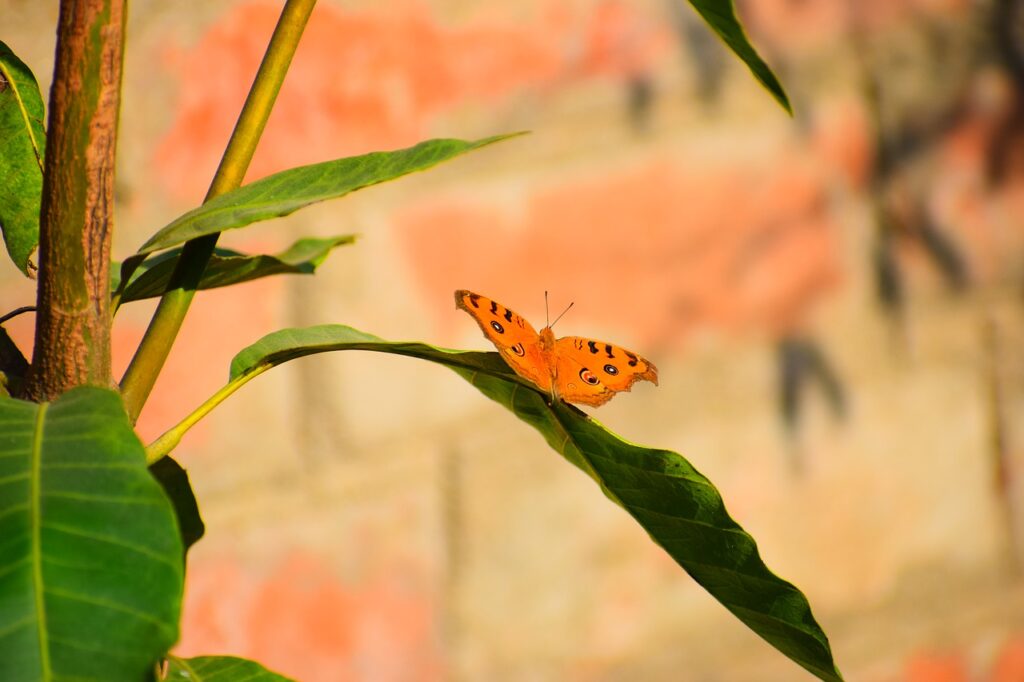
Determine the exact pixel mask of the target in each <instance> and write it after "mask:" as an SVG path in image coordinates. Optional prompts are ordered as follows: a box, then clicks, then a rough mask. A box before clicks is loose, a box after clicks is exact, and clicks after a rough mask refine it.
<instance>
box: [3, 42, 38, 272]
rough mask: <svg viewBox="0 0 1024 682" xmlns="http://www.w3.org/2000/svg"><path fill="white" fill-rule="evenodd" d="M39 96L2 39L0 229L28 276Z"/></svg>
mask: <svg viewBox="0 0 1024 682" xmlns="http://www.w3.org/2000/svg"><path fill="white" fill-rule="evenodd" d="M45 148H46V131H45V130H43V98H42V96H41V95H40V94H39V85H38V84H37V83H36V79H35V76H33V75H32V71H31V70H30V69H29V68H28V67H27V66H26V65H25V63H24V62H22V61H21V60H20V59H18V57H17V56H15V54H14V53H13V52H11V49H10V48H9V47H7V45H5V44H4V43H3V42H0V187H2V188H3V191H0V229H2V230H3V233H4V243H5V244H6V245H7V253H8V254H9V255H10V257H11V260H13V261H14V264H15V265H17V266H18V269H19V270H21V271H22V272H23V273H25V274H26V275H28V276H29V277H32V276H34V273H35V270H36V266H35V264H34V263H32V254H33V253H34V252H35V250H36V247H37V246H39V207H40V205H41V203H42V194H43V154H44V150H45Z"/></svg>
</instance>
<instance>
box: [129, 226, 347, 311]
mask: <svg viewBox="0 0 1024 682" xmlns="http://www.w3.org/2000/svg"><path fill="white" fill-rule="evenodd" d="M355 239H356V238H355V236H354V235H342V236H340V237H328V238H325V239H313V238H309V239H300V240H298V241H297V242H295V243H294V244H292V245H291V246H289V247H288V248H287V249H285V250H284V251H282V252H281V253H277V254H274V255H267V254H255V255H250V254H245V253H240V252H238V251H232V250H230V249H217V250H216V251H214V254H213V256H211V257H210V262H209V263H208V264H207V266H206V270H204V271H203V277H202V279H201V280H200V281H199V288H200V289H216V288H218V287H227V286H231V285H233V284H241V283H242V282H249V281H252V280H254V279H260V278H261V277H270V276H271V275H283V274H300V275H308V274H312V273H313V272H315V271H316V269H317V268H318V267H319V266H320V264H321V263H323V262H324V260H325V259H326V258H327V256H328V255H329V254H330V252H331V251H332V250H334V249H335V248H336V247H338V246H342V245H344V244H351V243H353V242H354V241H355ZM180 255H181V248H180V247H178V248H174V249H171V250H169V251H165V252H164V253H160V254H157V255H156V256H154V257H152V258H150V259H149V260H147V261H146V262H145V263H143V264H142V265H140V266H139V269H138V270H136V271H135V273H134V274H133V275H132V278H131V280H130V281H129V282H128V286H127V287H125V288H124V291H123V293H122V294H121V302H122V303H127V302H129V301H140V300H142V299H146V298H156V297H157V296H160V295H162V294H163V293H164V290H165V289H167V283H168V282H169V281H170V279H171V273H172V272H174V267H175V266H176V265H177V264H178V257H179V256H180ZM120 284H121V278H120V265H119V264H117V263H113V264H112V265H111V283H110V288H111V290H116V289H117V288H118V287H119V286H120Z"/></svg>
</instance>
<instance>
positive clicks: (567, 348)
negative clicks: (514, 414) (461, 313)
mask: <svg viewBox="0 0 1024 682" xmlns="http://www.w3.org/2000/svg"><path fill="white" fill-rule="evenodd" d="M455 307H456V308H461V309H462V310H465V311H466V312H467V313H469V314H470V315H471V316H472V317H473V319H474V320H476V322H477V324H479V325H480V329H482V330H483V332H484V336H486V337H487V338H488V339H489V340H490V341H491V343H493V344H494V345H495V346H497V348H498V350H499V351H500V352H501V357H502V358H503V359H504V360H505V362H507V363H508V364H509V366H510V367H511V368H512V369H513V370H515V372H516V374H518V375H519V376H521V377H523V378H524V379H526V380H528V381H530V382H532V383H534V384H536V386H537V388H539V389H541V390H542V391H546V392H547V393H549V394H551V396H552V397H557V398H561V399H562V400H564V401H566V402H570V403H581V404H583V405H591V406H593V407H598V406H600V405H604V404H605V403H606V402H608V401H609V400H611V399H612V398H614V397H615V394H616V393H618V392H620V391H628V390H629V389H630V387H632V386H633V384H634V383H636V382H637V381H639V380H640V379H646V380H647V381H650V382H652V383H653V384H654V385H655V386H657V385H658V369H657V368H656V367H655V366H654V365H653V364H652V363H651V362H650V361H649V360H645V359H644V358H642V357H640V356H639V355H637V354H636V353H633V352H631V351H628V350H626V349H625V348H621V347H619V346H615V345H612V344H610V343H605V342H603V341H596V340H594V339H588V338H584V337H582V336H563V337H562V338H560V339H556V338H555V335H554V333H553V332H552V331H551V324H549V325H548V326H546V327H544V328H543V329H541V330H540V333H539V334H538V333H537V331H536V330H535V329H534V328H533V327H532V326H531V325H530V323H529V322H527V321H526V320H524V319H523V318H522V317H521V316H519V315H517V314H516V313H514V312H512V311H511V310H509V309H508V308H506V307H505V306H503V305H501V304H500V303H498V302H497V301H495V300H493V299H490V298H487V297H486V296H481V295H480V294H474V293H473V292H472V291H467V290H466V289H459V290H458V291H456V292H455ZM570 307H571V306H570ZM566 310H568V308H566ZM562 314H563V315H564V314H565V313H564V312H563V313H562ZM559 317H561V315H559ZM557 321H558V320H557V319H556V320H555V322H557Z"/></svg>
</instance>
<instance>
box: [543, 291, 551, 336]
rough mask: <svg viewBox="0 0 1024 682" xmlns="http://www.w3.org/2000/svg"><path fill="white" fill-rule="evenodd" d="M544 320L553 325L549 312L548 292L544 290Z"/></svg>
mask: <svg viewBox="0 0 1024 682" xmlns="http://www.w3.org/2000/svg"><path fill="white" fill-rule="evenodd" d="M544 321H545V322H546V323H547V325H548V326H549V327H550V326H551V315H550V314H549V313H548V292H547V290H546V289H545V290H544Z"/></svg>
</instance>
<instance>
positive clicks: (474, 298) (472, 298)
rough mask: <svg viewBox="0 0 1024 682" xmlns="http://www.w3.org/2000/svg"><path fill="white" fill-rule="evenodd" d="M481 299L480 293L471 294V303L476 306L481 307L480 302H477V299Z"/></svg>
mask: <svg viewBox="0 0 1024 682" xmlns="http://www.w3.org/2000/svg"><path fill="white" fill-rule="evenodd" d="M479 300H480V296H479V295H477V294H470V295H469V303H470V305H472V306H473V307H474V308H479V307H480V304H479V303H477V301H479Z"/></svg>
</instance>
